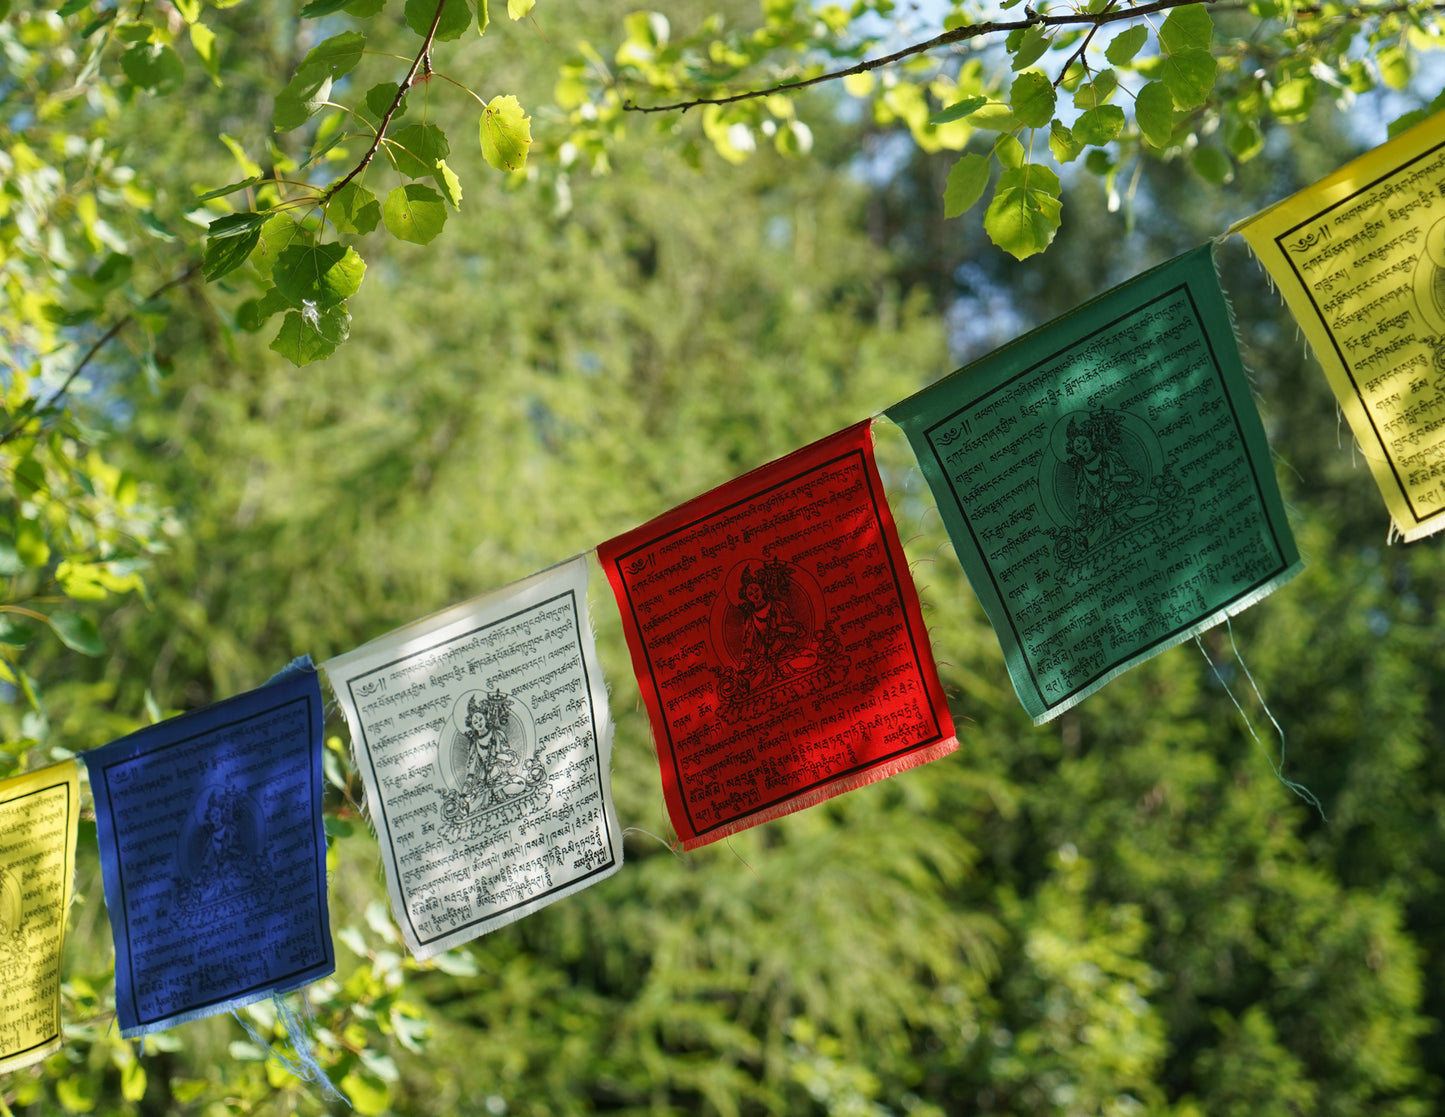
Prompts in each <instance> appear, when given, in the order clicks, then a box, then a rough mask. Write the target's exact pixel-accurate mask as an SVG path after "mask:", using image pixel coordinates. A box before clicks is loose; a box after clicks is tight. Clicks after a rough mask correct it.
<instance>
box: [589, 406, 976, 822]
mask: <svg viewBox="0 0 1445 1117" xmlns="http://www.w3.org/2000/svg"><path fill="white" fill-rule="evenodd" d="M598 557H599V558H600V559H601V561H602V565H603V568H604V569H605V570H606V572H607V577H608V579H609V581H610V582H611V583H612V589H613V592H614V593H615V594H616V595H617V602H618V605H619V607H620V609H621V612H622V623H623V629H624V631H625V632H626V634H627V643H628V647H629V648H630V650H631V652H632V662H633V667H634V668H635V670H636V672H637V677H638V682H639V685H640V686H641V688H642V697H643V700H644V701H645V702H646V704H647V710H648V713H649V715H650V717H651V720H652V732H653V738H654V740H655V742H656V744H657V750H658V759H659V761H660V763H661V767H662V785H663V791H664V797H665V799H666V802H667V807H668V813H669V815H670V816H671V818H672V824H673V827H674V829H675V830H676V831H677V835H678V838H679V839H680V840H681V842H682V845H683V846H684V848H687V849H692V848H694V847H696V846H700V845H704V844H706V843H708V842H713V841H717V840H718V839H719V838H722V837H724V836H726V835H728V834H732V833H736V832H737V831H739V830H744V829H746V828H748V827H750V826H755V825H756V824H758V823H759V822H764V821H766V820H768V819H772V818H777V817H779V816H781V815H784V814H788V813H790V812H792V811H797V810H801V809H802V808H804V807H807V806H810V805H811V804H813V803H817V802H821V801H822V800H824V799H827V798H830V797H832V796H834V795H837V794H839V793H840V792H843V791H848V790H850V789H852V788H855V787H860V786H862V785H864V784H867V783H872V782H873V781H875V780H879V779H882V778H884V777H886V776H890V775H893V774H894V773H897V772H901V771H903V770H905V769H907V768H911V767H914V766H915V765H918V764H922V763H924V762H926V761H929V760H933V759H935V758H937V757H940V756H944V755H946V754H947V753H949V752H952V751H953V750H954V749H955V748H956V747H957V745H958V741H957V739H956V738H955V736H954V731H953V721H952V718H951V717H950V715H949V712H948V707H947V705H946V703H945V701H944V698H943V690H942V687H941V685H940V684H939V681H938V673H937V671H936V670H935V668H934V664H933V653H932V651H931V649H930V647H929V643H928V634H927V632H926V631H925V629H924V627H923V619H922V616H921V613H920V610H919V606H918V597H917V592H916V591H915V589H914V587H913V581H912V579H911V577H910V576H909V573H908V565H907V562H906V561H905V559H904V557H903V550H902V547H901V546H900V545H899V542H898V533H897V531H896V529H895V528H894V526H893V517H892V515H891V514H890V512H889V510H888V505H887V502H886V501H885V500H884V497H883V487H882V483H881V481H880V479H879V477H878V469H877V466H876V465H875V464H874V461H873V442H872V434H871V431H870V424H869V423H867V422H864V423H859V424H857V425H856V426H853V427H850V428H849V429H847V430H844V431H840V432H839V433H838V434H835V435H833V436H831V437H829V438H826V439H824V440H822V441H821V442H816V443H814V444H813V445H811V446H808V447H805V448H804V449H802V450H799V451H797V452H796V453H794V454H791V455H789V456H788V457H785V458H781V459H779V460H778V461H775V462H773V463H771V464H770V465H766V466H763V467H762V468H761V469H756V470H754V471H753V472H751V473H749V474H746V475H745V476H743V477H739V478H736V479H735V480H733V481H730V482H728V483H727V484H725V485H723V486H721V487H720V488H717V489H714V490H713V491H712V492H709V493H707V494H705V495H703V496H700V497H697V498H696V499H694V500H692V501H690V502H688V503H687V504H684V505H682V506H681V507H679V508H676V509H674V510H673V511H671V512H668V513H666V514H665V515H662V516H659V517H658V518H657V519H655V520H652V521H651V522H650V523H647V524H644V525H643V526H641V527H639V528H636V529H634V530H632V531H630V532H628V533H626V534H625V535H621V536H618V537H617V538H616V539H613V540H611V541H610V542H608V543H606V544H604V545H603V546H602V547H600V548H599V549H598Z"/></svg>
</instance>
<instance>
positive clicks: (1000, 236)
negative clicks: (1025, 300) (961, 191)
mask: <svg viewBox="0 0 1445 1117" xmlns="http://www.w3.org/2000/svg"><path fill="white" fill-rule="evenodd" d="M1061 208H1062V207H1061V206H1060V203H1059V176H1058V175H1056V174H1054V172H1053V171H1052V170H1050V169H1049V168H1048V167H1042V166H1039V165H1038V164H1025V165H1024V166H1022V167H1011V168H1010V169H1008V170H1006V171H1004V173H1003V174H1002V175H1001V176H1000V178H999V180H998V185H997V186H996V187H995V188H994V192H993V200H992V201H991V202H989V206H988V211H987V212H986V213H985V214H984V218H983V227H984V230H985V231H986V232H987V233H988V236H989V239H990V240H992V241H993V243H994V244H996V245H998V246H999V247H1000V248H1002V249H1003V250H1004V251H1005V252H1007V253H1009V254H1010V255H1011V256H1013V257H1014V258H1015V259H1018V260H1023V259H1025V258H1026V257H1029V256H1033V255H1035V254H1037V253H1039V252H1042V251H1043V250H1044V249H1045V248H1047V247H1048V246H1049V242H1050V241H1052V240H1053V239H1054V233H1056V232H1057V231H1058V228H1059V214H1060V210H1061Z"/></svg>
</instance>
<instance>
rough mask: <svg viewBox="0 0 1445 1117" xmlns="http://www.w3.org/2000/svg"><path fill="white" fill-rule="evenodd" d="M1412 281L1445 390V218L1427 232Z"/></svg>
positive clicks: (1439, 381)
mask: <svg viewBox="0 0 1445 1117" xmlns="http://www.w3.org/2000/svg"><path fill="white" fill-rule="evenodd" d="M1411 285H1412V286H1413V288H1414V291H1415V310H1416V312H1417V313H1418V314H1419V316H1420V319H1421V320H1422V321H1423V322H1424V323H1425V325H1426V327H1427V328H1428V330H1429V332H1430V335H1433V336H1428V335H1427V337H1426V338H1425V340H1427V341H1428V342H1429V343H1430V345H1431V347H1432V348H1433V349H1434V350H1435V353H1434V356H1433V359H1432V363H1433V365H1434V368H1433V369H1432V371H1433V372H1434V373H1435V374H1436V376H1437V379H1436V381H1435V388H1436V390H1438V391H1445V218H1442V219H1441V220H1439V221H1437V222H1435V224H1434V225H1432V226H1430V230H1429V231H1428V232H1427V233H1426V234H1425V244H1424V251H1423V252H1421V253H1420V258H1419V260H1418V261H1417V262H1416V264H1415V274H1414V276H1413V277H1412V279H1411ZM1392 313H1393V311H1392Z"/></svg>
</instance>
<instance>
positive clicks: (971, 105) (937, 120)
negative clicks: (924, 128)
mask: <svg viewBox="0 0 1445 1117" xmlns="http://www.w3.org/2000/svg"><path fill="white" fill-rule="evenodd" d="M986 104H988V98H987V97H965V98H964V99H963V100H961V101H955V102H954V103H953V104H951V105H949V106H948V107H947V108H946V109H941V110H939V111H938V112H936V113H934V114H933V115H932V116H930V117H929V118H928V123H930V124H952V123H953V122H954V121H955V120H960V119H962V118H963V117H965V116H968V115H969V114H971V113H973V112H976V111H977V110H979V109H981V108H983V107H984V105H986Z"/></svg>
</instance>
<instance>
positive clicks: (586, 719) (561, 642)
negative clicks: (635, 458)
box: [322, 556, 622, 958]
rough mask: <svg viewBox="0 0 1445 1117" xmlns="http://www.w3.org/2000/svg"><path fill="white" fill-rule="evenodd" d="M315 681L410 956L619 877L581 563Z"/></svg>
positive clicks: (381, 641) (386, 644)
mask: <svg viewBox="0 0 1445 1117" xmlns="http://www.w3.org/2000/svg"><path fill="white" fill-rule="evenodd" d="M322 669H323V670H324V671H325V672H326V676H327V679H328V680H329V681H330V683H331V686H332V688H333V689H334V690H335V691H336V695H337V698H338V699H339V700H340V703H341V708H342V710H343V711H344V712H345V714H346V721H347V724H348V725H349V726H350V727H351V741H352V747H353V749H354V750H355V752H356V762H357V767H358V768H359V769H360V770H361V776H362V781H363V783H364V785H365V787H366V801H367V805H368V810H369V811H370V814H371V821H372V824H373V825H374V826H375V827H376V832H377V837H378V838H379V839H380V845H381V856H382V861H383V863H384V864H385V866H386V879H387V890H388V892H389V893H390V896H391V906H392V912H393V914H394V915H395V918H396V921H397V924H398V925H399V926H400V928H401V933H402V938H403V939H404V940H405V941H406V944H407V946H408V947H409V948H410V949H411V952H412V953H413V954H414V955H416V957H418V958H430V957H431V956H432V955H434V954H439V953H440V952H441V951H443V950H446V949H447V948H449V947H452V946H456V945H458V944H460V943H463V942H467V941H468V940H470V939H474V938H476V937H477V936H479V935H483V934H486V933H487V932H488V931H492V930H495V929H496V928H498V927H502V926H505V925H506V924H508V923H511V922H513V921H514V920H517V919H520V918H521V917H522V916H524V915H528V914H530V913H532V912H534V911H537V910H538V909H540V908H543V907H545V906H546V905H548V904H550V903H552V902H553V901H554V900H560V899H561V898H562V897H564V896H570V895H571V894H572V893H574V892H578V891H581V890H582V889H584V888H587V887H588V886H590V885H593V884H596V883H597V882H598V881H600V880H602V879H603V878H605V877H608V876H611V875H612V874H613V873H615V872H616V871H617V869H618V868H619V866H621V864H622V836H621V831H620V829H619V828H618V825H617V814H616V811H615V809H614V808H613V804H612V785H611V779H610V776H611V752H612V718H611V714H610V713H609V711H608V708H607V689H606V686H605V685H604V683H603V679H602V671H601V668H600V667H599V666H598V662H597V651H596V647H595V645H594V641H593V636H592V628H591V625H590V624H589V623H588V621H587V559H586V557H585V556H578V557H577V558H574V559H571V560H569V561H568V562H564V563H562V564H560V565H558V566H554V567H552V568H551V569H549V570H544V571H542V572H541V573H539V574H534V575H533V576H532V577H530V578H526V579H524V580H522V581H520V582H515V583H513V584H512V585H510V586H507V587H505V588H503V589H499V590H496V591H494V592H492V593H489V594H486V595H485V596H482V597H478V598H474V599H473V600H471V601H468V602H464V603H463V604H461V605H456V606H453V607H452V608H450V609H447V610H445V611H443V612H440V613H437V614H435V615H433V616H431V617H428V618H426V619H424V620H420V621H416V622H415V623H413V624H410V625H408V626H406V627H405V628H400V629H397V630H396V631H395V632H392V633H389V634H388V635H386V636H382V637H380V638H378V639H376V640H373V641H371V642H370V643H367V644H365V645H363V646H362V647H360V648H358V649H356V650H355V651H352V652H348V653H347V654H345V655H341V656H337V657H336V658H335V659H332V660H329V661H328V662H326V663H324V664H322Z"/></svg>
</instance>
